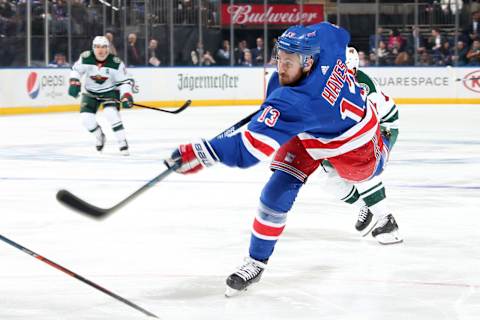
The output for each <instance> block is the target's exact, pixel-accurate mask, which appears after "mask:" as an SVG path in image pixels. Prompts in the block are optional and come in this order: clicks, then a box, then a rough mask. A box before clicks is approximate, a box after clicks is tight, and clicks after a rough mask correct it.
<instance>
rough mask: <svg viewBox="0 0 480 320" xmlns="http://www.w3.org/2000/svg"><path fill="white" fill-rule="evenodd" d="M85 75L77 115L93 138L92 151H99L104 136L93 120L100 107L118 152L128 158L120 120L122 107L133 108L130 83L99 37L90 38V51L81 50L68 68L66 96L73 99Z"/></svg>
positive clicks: (107, 46)
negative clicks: (69, 68)
mask: <svg viewBox="0 0 480 320" xmlns="http://www.w3.org/2000/svg"><path fill="white" fill-rule="evenodd" d="M83 76H85V90H86V91H87V92H86V93H85V94H84V95H82V100H81V105H80V115H81V117H82V122H83V125H84V126H85V128H86V129H87V130H88V131H89V132H91V133H93V135H94V136H95V138H96V148H97V150H98V151H102V150H103V147H104V145H105V134H104V133H103V131H102V128H101V127H100V126H99V125H98V123H97V120H96V118H95V114H96V113H97V111H98V109H99V107H100V105H102V104H103V110H104V115H105V117H106V118H107V120H108V122H109V123H110V124H111V126H112V130H113V132H114V134H115V137H116V139H117V141H118V143H119V146H120V152H121V153H122V154H123V155H128V154H129V153H128V143H127V138H126V135H125V129H124V127H123V123H122V119H121V118H120V113H119V110H120V105H121V107H122V108H131V107H132V105H133V97H132V84H133V79H132V78H131V77H130V76H129V74H128V72H127V69H126V68H125V65H124V64H123V62H122V61H121V60H120V59H119V58H118V57H116V56H114V55H113V54H111V53H110V52H109V42H108V40H107V38H105V37H103V36H97V37H95V39H93V43H92V50H89V51H85V52H83V53H82V54H81V55H80V59H78V61H77V62H75V64H74V65H73V67H72V71H71V73H70V87H69V89H68V94H69V95H71V96H72V97H74V98H77V97H78V95H79V94H80V90H81V82H80V80H81V79H82V77H83Z"/></svg>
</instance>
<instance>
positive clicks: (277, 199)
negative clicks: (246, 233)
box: [249, 170, 303, 261]
mask: <svg viewBox="0 0 480 320" xmlns="http://www.w3.org/2000/svg"><path fill="white" fill-rule="evenodd" d="M302 186H303V183H302V182H301V181H299V180H298V179H297V178H295V177H293V176H291V175H289V174H287V173H285V172H282V171H278V170H276V171H275V172H274V173H273V174H272V176H271V177H270V180H269V181H268V182H267V184H266V185H265V187H264V188H263V190H262V194H261V196H260V206H259V209H258V215H257V217H256V218H255V221H254V224H253V230H252V235H251V238H250V250H249V253H250V257H252V258H253V259H255V260H259V261H263V260H267V259H268V258H269V257H270V256H271V255H272V253H273V249H274V247H275V244H276V242H277V240H278V238H279V237H280V235H281V233H282V231H283V229H284V227H285V222H286V220H287V213H288V211H290V209H291V208H292V206H293V203H294V202H295V199H296V197H297V194H298V191H299V190H300V188H301V187H302Z"/></svg>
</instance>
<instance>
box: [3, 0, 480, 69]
mask: <svg viewBox="0 0 480 320" xmlns="http://www.w3.org/2000/svg"><path fill="white" fill-rule="evenodd" d="M26 1H27V0H0V46H2V50H1V52H0V65H1V66H9V65H15V59H16V58H17V59H25V58H24V57H22V55H21V54H20V53H19V52H15V51H14V50H12V49H11V46H10V47H9V42H8V40H9V39H13V38H15V37H16V35H18V34H22V33H23V34H25V28H26V24H25V15H24V12H25V6H26ZM215 1H218V0H211V1H207V3H210V2H212V3H213V2H215ZM262 2H263V1H262ZM286 2H294V1H290V0H289V1H286ZM31 3H32V35H33V36H35V35H42V33H43V30H44V29H43V28H44V19H45V16H44V8H43V4H44V1H43V0H31ZM50 4H51V6H50V7H49V12H50V17H49V19H50V20H51V34H52V35H53V36H58V37H59V38H58V40H57V41H52V43H51V56H52V57H53V58H52V59H51V62H50V64H49V66H51V67H55V66H57V67H65V66H68V65H69V62H68V61H67V58H66V51H67V47H66V41H65V38H62V36H63V37H65V35H66V33H67V28H68V23H69V19H68V13H67V5H66V1H65V0H52V1H51V2H50ZM97 5H98V3H97ZM191 5H192V2H191V1H189V0H177V3H176V9H177V10H187V9H188V8H190V7H191ZM97 9H98V8H97ZM190 9H192V10H193V11H194V9H193V8H190ZM71 10H72V24H71V32H72V34H73V35H78V36H81V35H85V34H91V33H92V32H91V30H87V29H88V28H92V27H91V26H92V25H95V24H98V22H99V16H98V10H96V8H95V7H94V3H93V1H91V0H72V1H71ZM470 10H471V12H472V13H471V16H470V19H469V21H468V22H467V23H464V25H463V26H462V27H461V30H452V29H448V30H447V29H442V28H430V29H425V28H423V29H420V28H418V27H415V26H409V27H404V28H402V29H395V28H392V29H387V28H378V30H377V32H376V33H375V34H373V35H370V37H369V43H368V49H367V48H366V47H365V48H359V55H360V64H361V66H371V65H379V66H391V65H399V66H400V65H413V64H415V61H416V65H419V66H432V65H434V66H443V65H456V66H468V65H470V66H478V65H480V6H479V5H478V2H476V1H473V2H472V4H471V7H470ZM137 11H138V12H139V13H141V12H142V8H141V7H139V8H137ZM207 16H208V17H211V19H212V21H211V22H215V21H216V20H215V19H218V18H217V17H215V15H214V14H213V13H212V14H208V15H207ZM209 21H210V20H209ZM209 23H210V22H209ZM93 33H95V32H93ZM258 33H260V32H258ZM105 35H106V36H107V37H108V38H109V40H110V42H111V48H110V51H111V52H112V53H114V54H117V55H119V56H120V57H121V58H125V57H123V56H124V54H125V53H126V55H127V57H126V58H127V59H126V60H127V61H128V65H129V66H146V65H148V66H152V67H159V66H166V65H169V59H168V54H169V50H168V46H167V45H166V44H165V43H161V42H160V40H159V39H157V38H155V37H150V38H149V39H148V45H147V46H145V44H144V41H145V39H140V40H139V37H141V35H138V34H137V33H135V32H130V33H128V35H127V36H126V37H125V38H126V41H125V42H124V41H123V39H119V38H120V37H119V36H116V35H115V32H113V31H108V32H107V33H106V34H105ZM236 39H238V41H237V40H236V42H237V43H236V46H235V47H234V50H233V51H232V50H231V43H230V41H229V40H228V39H223V40H220V41H219V43H217V44H216V45H212V43H211V42H210V43H209V47H206V45H205V44H204V43H202V42H200V41H197V43H196V46H195V45H194V47H192V48H187V51H188V52H189V53H190V54H186V55H184V56H182V57H180V58H177V59H176V60H175V64H179V65H192V66H216V65H217V66H223V65H230V64H231V61H233V64H234V65H235V66H246V67H249V66H263V65H266V64H267V65H268V64H272V60H271V58H272V57H271V51H272V50H271V48H272V45H273V42H272V43H270V40H268V41H267V42H268V45H267V46H265V40H264V39H263V37H255V38H254V39H243V38H242V37H237V38H236ZM90 40H91V39H89V40H86V41H85V42H84V43H83V44H84V45H83V46H84V47H83V48H82V51H83V50H85V49H88V43H89V41H90ZM23 41H24V40H23ZM124 43H125V46H126V50H125V47H124ZM85 45H86V47H85ZM265 47H266V49H267V53H266V54H265ZM23 49H25V48H24V47H23ZM232 52H233V57H231V56H230V55H231V54H232ZM75 53H76V55H75V57H74V58H73V59H75V58H76V57H78V53H77V52H75ZM33 58H34V59H35V56H34V57H33ZM265 58H266V59H265ZM39 60H41V59H39ZM265 60H267V61H265ZM21 61H25V60H21ZM17 65H18V64H17Z"/></svg>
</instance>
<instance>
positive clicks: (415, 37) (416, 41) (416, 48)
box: [407, 26, 426, 56]
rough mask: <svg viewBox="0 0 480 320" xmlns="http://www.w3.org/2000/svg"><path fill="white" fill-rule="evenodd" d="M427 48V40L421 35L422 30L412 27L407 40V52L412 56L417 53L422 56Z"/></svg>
mask: <svg viewBox="0 0 480 320" xmlns="http://www.w3.org/2000/svg"><path fill="white" fill-rule="evenodd" d="M425 50H426V48H425V39H424V38H423V36H422V35H421V34H420V29H419V28H418V27H417V26H412V32H411V33H410V35H409V37H408V40H407V52H408V54H409V55H410V56H414V55H415V52H416V53H417V54H418V55H421V54H422V53H423V52H424V51H425Z"/></svg>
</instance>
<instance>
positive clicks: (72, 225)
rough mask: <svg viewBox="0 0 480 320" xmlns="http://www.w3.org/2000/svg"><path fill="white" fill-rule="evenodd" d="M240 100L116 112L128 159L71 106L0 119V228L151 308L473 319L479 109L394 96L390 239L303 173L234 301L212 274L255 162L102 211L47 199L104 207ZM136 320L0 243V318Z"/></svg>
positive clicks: (245, 219) (186, 313)
mask: <svg viewBox="0 0 480 320" xmlns="http://www.w3.org/2000/svg"><path fill="white" fill-rule="evenodd" d="M251 110H253V108H247V107H243V108H240V107H230V108H214V107H212V108H190V109H188V110H186V111H184V112H183V113H181V114H178V115H168V114H162V113H160V112H158V113H156V112H154V111H150V110H129V111H126V112H122V116H123V119H124V124H125V127H126V129H127V131H128V132H127V134H128V138H129V142H130V146H131V156H130V157H123V156H121V155H119V153H118V149H117V148H118V147H117V145H116V143H115V142H114V139H113V138H112V133H111V131H107V137H108V138H109V140H108V142H107V146H106V148H105V152H104V154H97V153H96V151H95V150H94V145H93V144H94V141H93V138H92V137H91V136H90V135H89V133H87V132H86V131H84V129H83V128H82V127H81V124H80V117H79V115H78V114H77V113H65V114H46V115H30V116H10V117H0V234H1V235H3V236H6V237H8V238H10V239H12V240H13V241H16V242H18V243H19V244H21V245H23V246H25V247H27V248H29V249H30V250H33V251H35V252H37V253H38V254H40V255H42V256H44V257H46V258H48V259H50V260H52V261H54V262H56V263H58V264H60V265H62V266H64V267H66V268H69V269H71V270H72V271H74V272H76V273H78V274H79V275H81V276H83V277H85V278H87V279H89V280H91V281H93V282H95V283H97V284H99V285H100V286H103V287H105V288H107V289H108V290H111V291H113V292H115V293H117V294H119V295H121V296H122V297H125V298H126V299H129V300H131V301H132V302H134V303H136V304H138V305H140V306H141V307H143V308H145V309H147V310H149V311H151V312H153V313H155V314H157V315H158V316H159V317H160V318H161V319H175V320H176V319H242V320H243V319H275V320H282V319H323V320H330V319H332V320H333V319H335V320H336V319H352V320H363V319H365V320H374V319H375V320H376V319H378V320H380V319H382V320H383V319H390V320H392V319H393V320H397V319H398V320H400V319H421V320H430V319H431V320H441V319H461V320H477V319H480V240H479V238H480V232H479V230H480V205H479V204H480V129H479V127H480V125H479V124H480V107H479V106H401V109H400V117H401V130H400V136H399V140H398V143H397V145H396V147H395V149H394V152H393V154H392V158H391V162H390V164H389V166H388V168H387V170H386V171H385V174H384V184H385V186H386V188H387V195H388V198H389V205H390V207H391V210H392V212H393V213H394V214H395V217H396V218H397V221H398V223H399V226H400V231H401V234H402V235H403V237H404V238H405V242H404V243H403V244H401V245H394V246H381V245H379V244H377V243H376V242H375V241H374V239H372V238H371V237H367V238H361V237H360V236H359V235H358V234H357V233H356V231H355V230H354V227H353V225H354V222H355V219H356V213H357V212H356V210H355V208H353V207H351V206H347V205H345V204H343V203H340V202H338V201H335V200H334V199H331V198H330V197H328V196H327V195H326V192H325V190H323V189H322V185H321V183H320V179H318V177H312V178H311V179H310V181H309V183H308V184H307V185H306V186H305V187H304V188H303V189H302V191H301V192H300V195H299V197H298V199H297V202H296V204H295V206H294V208H293V210H292V211H291V213H290V215H289V219H288V224H287V228H286V230H285V232H284V234H283V236H282V238H281V240H280V241H279V242H278V244H277V247H276V250H275V252H274V255H273V256H272V258H271V259H270V262H269V269H268V270H267V271H266V272H265V273H264V277H263V279H262V281H261V282H260V283H259V284H257V285H256V286H254V287H252V289H251V290H250V289H249V290H248V291H247V292H246V293H245V294H244V295H242V296H239V297H235V298H230V299H227V298H225V297H224V296H223V292H224V281H225V278H226V277H227V276H228V275H229V274H230V273H231V272H232V271H234V270H235V267H236V266H238V265H239V264H241V263H242V259H243V257H244V256H245V255H247V253H248V244H249V237H250V233H249V230H250V226H251V224H252V221H253V217H254V216H255V214H256V207H257V202H258V197H259V194H260V191H261V189H262V187H263V185H264V183H265V182H266V181H267V179H268V177H269V175H270V173H269V169H268V163H266V162H265V163H261V164H259V165H257V166H256V167H254V168H250V169H248V170H241V169H232V168H228V167H225V166H223V165H217V166H215V167H213V168H210V169H208V170H204V171H203V172H201V173H199V174H197V175H192V176H180V175H176V174H175V175H171V176H169V177H168V178H167V179H166V180H165V181H162V182H160V183H159V184H158V185H156V186H155V187H154V188H152V189H151V190H149V191H147V192H146V193H144V194H143V195H141V196H140V197H139V198H137V199H136V200H134V201H133V202H131V203H130V204H129V205H127V206H126V207H125V208H124V209H122V210H121V211H118V212H117V213H115V214H114V215H113V216H111V217H110V218H108V219H106V220H104V221H102V222H98V221H93V220H91V219H87V218H86V217H84V216H81V215H79V214H77V213H74V212H72V211H70V210H69V209H67V208H65V207H63V206H61V205H60V204H59V203H57V201H56V200H55V193H56V191H57V190H58V189H60V188H66V189H68V190H70V191H72V192H73V193H75V194H77V195H79V196H80V197H81V198H84V199H85V200H87V201H90V202H92V203H94V204H96V205H98V206H103V207H109V206H111V205H113V204H114V203H116V202H118V201H119V200H121V199H122V198H124V197H125V196H127V195H128V194H130V193H131V192H133V191H134V190H136V189H137V188H139V187H140V186H141V185H143V184H144V183H145V182H147V181H148V180H150V179H152V178H153V177H155V176H156V175H157V174H158V173H160V172H161V171H162V170H164V166H163V164H162V159H163V158H164V157H166V156H167V155H169V153H170V151H171V150H172V149H173V148H174V147H175V146H176V145H178V144H179V143H182V142H187V141H189V140H192V139H195V138H198V137H212V136H214V135H216V134H217V133H219V132H220V131H221V130H223V129H225V128H227V127H229V126H230V125H231V124H233V123H235V122H236V121H238V120H239V119H241V118H242V117H243V116H245V115H247V114H249V113H250V112H251ZM99 118H100V121H101V124H105V123H104V122H103V121H102V117H101V115H100V117H99ZM144 318H145V316H144V315H142V314H141V313H140V312H138V311H137V310H134V309H132V308H130V307H129V306H127V305H125V304H123V303H121V302H119V301H117V300H114V299H112V298H111V297H109V296H107V295H105V294H103V293H101V292H99V291H97V290H95V289H93V288H92V287H89V286H87V285H85V284H84V283H82V282H80V281H78V280H76V279H74V278H72V277H70V276H68V275H66V274H65V273H62V272H61V271H59V270H57V269H55V268H53V267H51V266H49V265H47V264H46V263H43V262H41V261H39V260H37V259H34V258H33V257H32V256H30V255H27V254H25V253H23V252H21V251H20V250H17V249H16V248H14V247H12V246H10V245H8V244H7V243H4V242H1V241H0V319H1V320H4V319H8V320H10V319H34V320H39V319H49V320H51V319H60V320H72V319H80V320H89V319H115V320H123V319H144Z"/></svg>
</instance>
